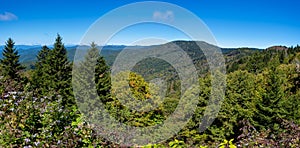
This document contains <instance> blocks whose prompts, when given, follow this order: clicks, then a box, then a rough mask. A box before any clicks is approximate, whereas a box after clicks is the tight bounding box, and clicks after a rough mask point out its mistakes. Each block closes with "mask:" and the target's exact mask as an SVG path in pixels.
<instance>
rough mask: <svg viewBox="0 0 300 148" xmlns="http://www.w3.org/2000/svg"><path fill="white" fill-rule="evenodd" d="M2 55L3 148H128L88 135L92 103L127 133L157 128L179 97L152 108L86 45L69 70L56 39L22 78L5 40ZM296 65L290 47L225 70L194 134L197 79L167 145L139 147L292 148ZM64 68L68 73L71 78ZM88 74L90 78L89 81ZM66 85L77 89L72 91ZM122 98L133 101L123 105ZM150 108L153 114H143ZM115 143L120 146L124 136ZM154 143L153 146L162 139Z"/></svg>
mask: <svg viewBox="0 0 300 148" xmlns="http://www.w3.org/2000/svg"><path fill="white" fill-rule="evenodd" d="M186 48H188V47H186ZM2 54H3V59H2V60H1V61H0V64H1V79H0V81H1V87H0V93H1V99H0V106H1V109H0V135H1V136H0V146H3V147H129V145H123V144H122V143H112V142H110V141H109V140H107V139H104V138H103V137H101V136H100V135H101V133H105V132H108V131H96V130H95V129H94V128H93V125H92V124H90V123H89V122H87V121H89V119H87V118H85V117H86V116H87V117H92V116H94V115H99V112H95V108H97V107H98V105H99V104H98V103H97V102H99V101H102V103H104V104H105V107H104V108H105V109H106V110H107V111H108V113H109V114H110V115H111V116H112V117H113V118H115V119H116V120H117V121H120V122H122V123H125V124H127V125H130V126H135V127H147V126H154V125H157V124H161V123H163V122H164V120H165V119H167V118H168V117H169V116H170V115H171V113H172V112H174V111H175V109H176V107H177V105H178V102H179V97H175V96H178V95H180V92H178V89H173V90H174V91H177V92H172V94H173V95H168V94H167V97H166V98H165V99H164V101H163V103H161V102H159V100H160V95H159V94H158V93H157V92H158V89H159V88H158V87H157V86H155V84H152V83H148V82H146V81H145V80H144V78H143V77H142V76H140V75H138V74H136V73H133V72H121V73H119V74H117V76H116V78H117V80H115V81H112V82H111V74H110V68H109V67H108V66H107V64H106V62H105V60H104V58H103V57H102V56H101V55H99V51H98V49H97V48H96V45H95V44H94V43H92V44H91V47H90V49H89V50H88V51H87V53H86V54H85V57H84V59H83V60H82V61H80V62H79V63H75V64H74V63H72V62H70V61H68V59H67V50H66V48H65V47H64V44H63V42H62V38H61V37H60V36H59V35H58V36H57V38H56V40H55V43H54V46H53V49H50V48H48V47H47V46H44V47H43V48H42V49H41V50H40V52H39V54H38V55H37V59H38V61H37V62H36V63H35V65H34V67H35V69H33V70H29V71H25V70H24V67H23V66H22V65H21V64H20V63H19V55H18V52H17V50H16V49H15V48H14V42H13V40H12V39H8V41H7V42H6V46H5V47H4V50H3V53H2ZM299 60H300V47H299V46H296V47H290V48H289V49H287V50H283V51H277V50H266V51H262V52H257V53H255V54H253V55H250V56H245V57H244V56H243V57H242V58H239V59H237V60H235V61H233V62H231V63H230V64H228V65H227V70H228V73H227V75H226V81H227V84H226V85H227V87H226V94H225V99H224V101H223V104H222V106H221V110H220V112H219V114H218V116H217V118H216V119H215V120H214V121H213V123H212V125H211V126H209V127H208V129H207V130H205V131H204V132H201V133H200V132H199V123H201V120H202V119H203V118H205V119H209V116H207V117H204V116H203V114H204V111H205V109H206V106H207V104H208V100H209V99H210V95H211V83H210V81H211V76H210V74H209V73H207V75H206V76H204V77H201V78H199V86H200V90H201V92H200V94H199V98H198V99H199V100H198V101H199V104H197V108H196V111H195V113H194V115H193V117H192V119H191V120H189V122H188V124H187V125H186V126H185V127H184V128H183V129H182V130H181V131H180V132H179V133H177V134H176V135H174V136H173V137H172V138H170V139H168V140H166V141H164V142H161V143H159V144H151V143H149V145H147V146H144V147H229V146H231V147H235V146H237V147H299V146H300V142H299V137H300V127H299V124H300V110H299V108H300V99H299V98H300V89H299V86H300V76H299V74H300V66H299V64H300V62H299ZM90 63H94V64H90ZM72 68H73V70H74V69H75V71H76V73H73V74H72ZM90 73H94V75H92V77H91V75H90ZM128 76H129V77H128ZM72 77H73V79H74V78H75V79H76V80H77V81H75V82H74V81H73V83H72ZM224 77H225V76H224ZM87 82H95V87H96V93H97V95H98V96H99V97H95V96H94V94H93V92H92V91H91V92H90V93H89V92H87V91H86V90H92V89H93V88H90V87H91V85H90V84H89V83H87ZM112 83H113V85H112ZM72 84H73V85H72ZM112 86H114V87H112ZM125 86H129V87H125ZM150 88H151V89H150ZM73 90H77V91H76V92H73ZM124 92H131V93H132V94H133V95H132V96H131V97H128V96H130V95H129V94H127V93H124ZM190 93H191V95H192V94H193V92H190ZM187 95H189V94H187ZM74 96H76V99H77V100H75V97H74ZM85 98H95V99H93V100H89V101H85ZM120 98H123V99H125V100H126V101H127V104H125V105H126V106H132V107H134V106H140V105H141V104H139V101H145V100H146V101H147V100H148V101H149V102H150V103H151V104H149V105H146V106H144V107H143V108H141V110H144V111H135V110H131V109H130V108H128V107H126V106H125V105H124V104H123V105H122V103H124V102H121V101H120V100H119V99H120ZM76 101H79V104H76ZM126 101H125V103H126ZM151 106H157V107H156V108H155V109H152V110H149V108H151ZM79 108H80V109H84V110H85V111H86V112H80V111H79ZM148 110H149V111H148ZM89 111H90V112H89ZM112 126H113V125H112ZM99 133H100V134H99ZM113 134H114V133H112V135H111V136H112V137H113V136H114V135H113ZM123 136H124V139H125V138H126V136H128V135H123ZM129 136H132V135H129ZM157 136H158V139H159V137H160V136H164V135H157ZM121 141H122V139H121Z"/></svg>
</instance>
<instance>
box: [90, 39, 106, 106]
mask: <svg viewBox="0 0 300 148" xmlns="http://www.w3.org/2000/svg"><path fill="white" fill-rule="evenodd" d="M91 50H96V51H97V52H98V49H97V48H96V45H95V44H92V48H91ZM95 82H96V88H97V93H98V95H99V97H100V99H101V101H102V102H104V103H106V102H108V101H110V100H111V96H110V90H111V79H110V68H109V66H108V65H107V64H106V62H105V59H104V57H103V56H99V57H98V58H97V64H96V68H95Z"/></svg>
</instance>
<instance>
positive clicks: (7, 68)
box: [0, 38, 25, 81]
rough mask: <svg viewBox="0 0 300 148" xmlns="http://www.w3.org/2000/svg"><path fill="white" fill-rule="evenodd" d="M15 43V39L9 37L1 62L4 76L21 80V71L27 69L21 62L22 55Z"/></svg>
mask: <svg viewBox="0 0 300 148" xmlns="http://www.w3.org/2000/svg"><path fill="white" fill-rule="evenodd" d="M14 45H15V43H14V41H13V40H12V39H11V38H9V39H8V40H7V42H6V45H5V47H4V50H3V52H2V55H3V59H1V60H0V64H1V67H2V74H3V76H4V77H6V78H10V79H12V80H16V81H20V71H21V70H23V69H25V67H23V66H22V65H21V64H20V62H19V58H20V55H19V54H18V51H17V50H16V48H15V47H14Z"/></svg>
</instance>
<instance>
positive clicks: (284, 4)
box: [0, 0, 300, 48]
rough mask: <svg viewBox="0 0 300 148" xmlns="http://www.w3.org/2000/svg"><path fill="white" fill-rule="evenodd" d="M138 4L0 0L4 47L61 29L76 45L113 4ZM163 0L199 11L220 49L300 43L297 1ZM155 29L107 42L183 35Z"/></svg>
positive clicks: (49, 39)
mask: <svg viewBox="0 0 300 148" xmlns="http://www.w3.org/2000/svg"><path fill="white" fill-rule="evenodd" d="M134 2H142V1H134V0H113V1H112V0H86V1H75V0H72V1H71V0H62V1H58V0H51V1H50V0H0V45H1V44H4V43H5V41H6V40H7V39H8V38H9V37H11V38H13V39H14V41H15V42H16V44H29V45H31V44H42V45H44V44H47V45H48V44H53V42H54V40H55V37H56V34H57V33H59V34H60V35H61V36H62V37H63V39H64V40H63V41H64V42H65V44H78V43H79V42H80V40H81V38H82V36H83V35H84V34H85V32H86V31H87V30H88V28H89V27H90V26H91V25H92V24H93V23H94V22H95V21H96V20H97V19H98V18H100V17H101V16H103V15H104V14H106V13H108V12H109V11H111V10H113V9H115V8H118V7H120V6H123V5H126V4H130V3H134ZM162 2H169V3H173V4H176V5H178V6H181V7H183V8H185V9H187V10H189V11H191V12H193V13H194V14H195V15H197V16H198V17H199V18H200V19H202V20H203V22H204V23H205V24H206V25H207V27H208V28H209V29H210V31H211V32H212V34H213V35H214V36H215V39H216V40H217V43H218V45H219V46H221V47H246V46H247V47H258V48H266V47H268V46H272V45H286V46H292V45H296V44H300V37H299V35H300V16H299V14H300V9H299V8H298V6H299V5H300V1H299V0H289V1H284V0H268V1H267V0H251V1H243V0H175V1H174V0H173V1H171V0H163V1H162ZM135 11H137V10H135ZM164 13H167V12H164ZM173 17H174V19H181V20H182V22H187V23H188V22H189V21H188V20H186V19H185V18H180V17H178V18H177V17H176V14H174V16H173ZM111 19H112V20H113V19H115V20H118V19H119V18H111ZM112 25H113V24H112ZM155 27H159V26H155V25H151V24H150V25H141V26H138V27H136V28H134V27H133V28H132V27H131V28H128V29H127V30H125V31H122V32H120V33H119V34H120V35H119V36H116V37H115V38H113V39H112V40H111V41H110V42H109V44H129V43H131V42H133V41H135V40H136V39H137V38H143V36H154V37H155V36H156V35H159V34H165V35H162V36H159V37H162V38H165V40H166V41H170V40H176V39H185V36H184V35H183V34H180V33H178V31H176V30H174V29H173V31H172V29H170V28H169V29H168V28H167V27H166V26H163V25H162V26H160V27H161V28H160V29H153V28H155ZM149 30H150V31H149ZM161 30H165V31H161ZM166 30H167V31H166ZM103 31H105V30H103ZM133 31H134V32H135V34H133V33H132V32H133ZM136 34H139V35H136ZM141 34H142V35H141ZM170 34H171V35H170Z"/></svg>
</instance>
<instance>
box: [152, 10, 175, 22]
mask: <svg viewBox="0 0 300 148" xmlns="http://www.w3.org/2000/svg"><path fill="white" fill-rule="evenodd" d="M152 17H153V20H155V21H164V22H172V21H173V20H174V17H175V16H174V13H173V11H166V12H160V11H154V12H153V16H152Z"/></svg>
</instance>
